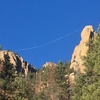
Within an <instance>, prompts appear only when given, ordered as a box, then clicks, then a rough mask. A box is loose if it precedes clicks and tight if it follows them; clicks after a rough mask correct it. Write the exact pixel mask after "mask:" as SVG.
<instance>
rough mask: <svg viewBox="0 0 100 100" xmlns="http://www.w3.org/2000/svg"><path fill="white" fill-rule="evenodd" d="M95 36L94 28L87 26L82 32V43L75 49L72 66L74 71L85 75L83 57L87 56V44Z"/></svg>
mask: <svg viewBox="0 0 100 100" xmlns="http://www.w3.org/2000/svg"><path fill="white" fill-rule="evenodd" d="M94 34H95V32H94V29H93V27H92V26H86V27H85V28H84V29H83V30H82V32H81V41H80V43H79V45H78V46H76V47H75V49H74V52H73V54H72V59H71V65H70V68H73V69H74V71H76V72H78V71H80V72H81V73H85V72H84V69H85V66H84V65H83V63H84V62H83V60H82V57H83V56H86V53H87V51H88V49H89V47H88V45H87V43H88V42H89V40H90V39H93V35H94Z"/></svg>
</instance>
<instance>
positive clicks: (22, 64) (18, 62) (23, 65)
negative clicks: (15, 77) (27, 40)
mask: <svg viewBox="0 0 100 100" xmlns="http://www.w3.org/2000/svg"><path fill="white" fill-rule="evenodd" d="M5 54H8V56H9V58H10V63H11V64H13V65H14V66H15V67H16V71H17V72H22V73H23V74H24V75H27V74H28V71H32V72H36V69H35V67H31V65H30V64H29V63H28V62H26V61H24V60H23V58H22V57H20V56H19V55H18V54H15V53H14V52H12V51H8V50H2V51H0V61H1V62H3V61H5V58H4V55H5Z"/></svg>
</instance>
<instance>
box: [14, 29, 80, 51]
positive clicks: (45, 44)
mask: <svg viewBox="0 0 100 100" xmlns="http://www.w3.org/2000/svg"><path fill="white" fill-rule="evenodd" d="M78 31H79V30H75V31H74V32H71V33H68V34H66V35H64V36H62V37H59V38H57V39H55V40H52V41H50V42H47V43H44V44H42V45H39V46H33V47H29V48H23V49H19V50H15V51H17V52H20V51H27V50H31V49H37V48H41V47H44V46H47V45H49V44H52V43H54V42H56V41H59V40H61V39H63V38H65V37H68V36H70V35H72V34H74V33H75V32H78Z"/></svg>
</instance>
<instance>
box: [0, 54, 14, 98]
mask: <svg viewBox="0 0 100 100" xmlns="http://www.w3.org/2000/svg"><path fill="white" fill-rule="evenodd" d="M4 58H5V61H4V64H3V69H2V71H1V73H0V81H1V83H2V84H1V85H0V90H2V94H1V95H0V99H2V100H8V99H11V100H12V98H13V97H12V95H13V93H14V91H15V87H14V86H13V82H14V78H15V77H16V75H15V71H16V69H15V67H14V66H13V64H11V63H10V58H9V56H8V55H7V54H6V55H4Z"/></svg>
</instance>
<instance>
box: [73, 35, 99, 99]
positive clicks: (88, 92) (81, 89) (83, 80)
mask: <svg viewBox="0 0 100 100" xmlns="http://www.w3.org/2000/svg"><path fill="white" fill-rule="evenodd" d="M88 45H89V50H88V53H87V56H86V57H84V62H85V63H84V65H85V66H86V70H85V71H86V73H85V74H81V73H80V74H79V75H78V76H77V79H76V82H75V87H74V97H73V100H99V99H100V46H99V45H100V35H99V34H98V35H97V34H96V35H95V39H94V41H92V40H90V42H89V44H88Z"/></svg>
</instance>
